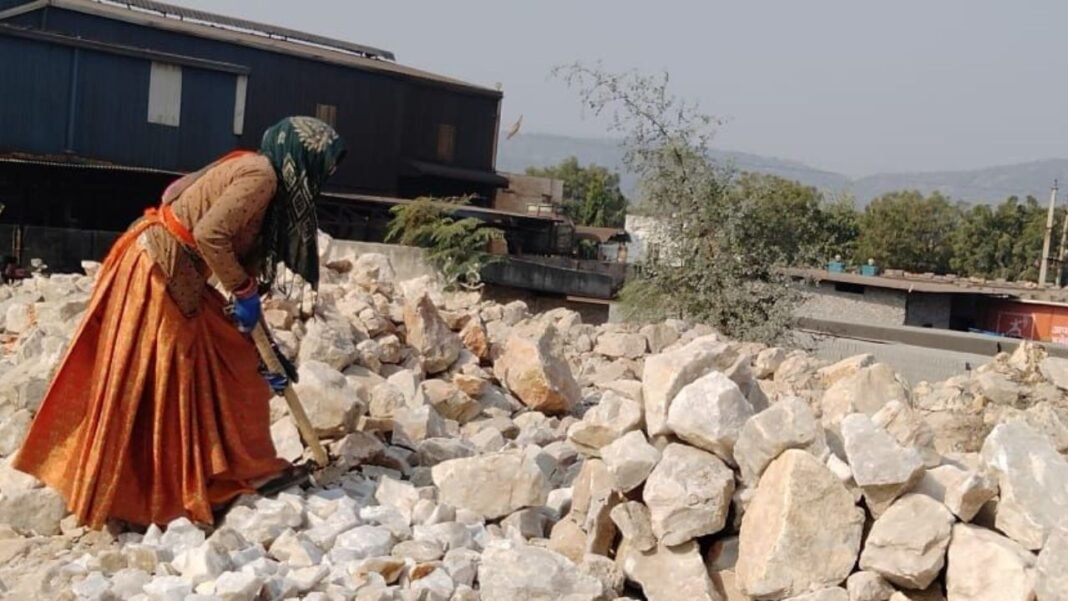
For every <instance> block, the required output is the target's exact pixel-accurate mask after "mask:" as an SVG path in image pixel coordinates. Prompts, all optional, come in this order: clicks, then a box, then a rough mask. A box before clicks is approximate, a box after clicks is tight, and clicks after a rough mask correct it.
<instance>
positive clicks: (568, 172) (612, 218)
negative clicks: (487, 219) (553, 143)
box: [527, 157, 627, 227]
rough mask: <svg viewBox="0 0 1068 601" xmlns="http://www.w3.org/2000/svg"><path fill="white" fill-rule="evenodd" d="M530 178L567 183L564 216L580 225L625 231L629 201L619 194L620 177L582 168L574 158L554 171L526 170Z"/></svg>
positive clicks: (603, 171)
mask: <svg viewBox="0 0 1068 601" xmlns="http://www.w3.org/2000/svg"><path fill="white" fill-rule="evenodd" d="M527 175H534V176H537V177H549V178H553V179H559V180H563V182H564V206H563V209H564V214H565V215H567V216H568V217H570V218H571V220H572V221H574V222H575V223H576V224H577V225H588V226H592V227H623V224H624V221H625V220H626V216H627V199H626V197H624V196H623V193H622V192H620V190H619V174H618V173H613V172H611V171H609V170H608V169H605V168H604V167H600V166H598V165H587V166H585V167H583V166H582V165H580V164H579V161H578V159H577V158H575V157H571V158H567V159H564V160H563V161H561V162H560V164H559V165H555V166H553V167H544V168H540V169H539V168H535V167H531V168H529V169H527Z"/></svg>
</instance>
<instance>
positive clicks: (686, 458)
mask: <svg viewBox="0 0 1068 601" xmlns="http://www.w3.org/2000/svg"><path fill="white" fill-rule="evenodd" d="M732 494H734V473H733V472H732V471H731V470H730V468H728V467H727V466H726V465H724V464H723V462H722V461H720V459H719V458H718V457H716V456H715V455H712V454H711V453H707V452H705V451H702V450H700V449H695V448H692V447H688V446H685V445H681V444H669V445H668V446H667V448H665V449H664V451H663V453H662V455H661V458H660V462H659V463H658V464H657V466H656V468H655V469H653V472H652V474H650V475H649V479H648V481H647V482H646V484H645V492H644V498H645V503H646V505H648V507H649V512H650V515H651V517H652V525H653V532H654V533H656V536H657V538H658V539H659V540H660V542H661V543H663V544H665V545H668V546H674V545H679V544H682V543H685V542H687V541H689V540H692V539H694V538H697V537H699V536H704V535H706V534H714V533H716V532H719V531H720V530H722V529H723V527H724V526H725V525H726V523H727V511H728V509H729V508H730V500H731V495H732Z"/></svg>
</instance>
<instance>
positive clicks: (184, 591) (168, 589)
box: [144, 576, 193, 601]
mask: <svg viewBox="0 0 1068 601" xmlns="http://www.w3.org/2000/svg"><path fill="white" fill-rule="evenodd" d="M144 592H145V595H147V596H148V598H149V599H150V600H151V601H185V599H186V597H188V596H191V595H192V594H193V586H192V585H191V584H189V582H187V581H186V580H185V579H184V578H182V577H180V576H157V577H156V578H154V579H152V582H149V583H148V584H146V585H145V588H144Z"/></svg>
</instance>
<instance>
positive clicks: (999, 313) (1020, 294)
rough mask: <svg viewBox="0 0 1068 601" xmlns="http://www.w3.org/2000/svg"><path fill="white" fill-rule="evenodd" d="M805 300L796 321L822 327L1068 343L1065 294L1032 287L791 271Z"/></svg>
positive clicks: (950, 278)
mask: <svg viewBox="0 0 1068 601" xmlns="http://www.w3.org/2000/svg"><path fill="white" fill-rule="evenodd" d="M787 273H788V274H789V275H790V276H791V277H792V278H793V279H794V281H795V282H796V283H797V285H798V286H799V287H800V289H801V291H802V292H803V293H804V295H805V297H806V299H805V302H804V304H803V305H802V307H801V308H800V310H799V316H800V317H802V318H807V319H810V320H817V321H827V322H852V323H862V324H866V325H882V326H913V327H920V328H937V329H948V330H958V331H965V332H976V333H987V334H992V335H998V336H1005V337H1010V338H1019V339H1025V340H1036V341H1042V342H1054V343H1061V344H1065V343H1068V290H1063V289H1056V288H1053V289H1049V288H1038V287H1037V286H1036V285H1035V284H1019V283H1012V282H1003V281H989V280H979V279H969V278H960V277H956V276H923V275H915V274H905V273H901V272H887V273H884V274H883V275H877V276H867V275H860V274H853V273H845V272H834V271H827V270H822V269H790V270H787Z"/></svg>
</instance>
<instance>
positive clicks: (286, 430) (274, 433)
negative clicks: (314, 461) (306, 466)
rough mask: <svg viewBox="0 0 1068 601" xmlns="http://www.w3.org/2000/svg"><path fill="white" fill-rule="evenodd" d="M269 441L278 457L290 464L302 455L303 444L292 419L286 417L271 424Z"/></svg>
mask: <svg viewBox="0 0 1068 601" xmlns="http://www.w3.org/2000/svg"><path fill="white" fill-rule="evenodd" d="M271 440H273V441H274V448H275V451H277V453H278V456H279V457H281V458H282V459H285V460H286V461H289V462H290V463H293V462H296V461H297V460H298V459H300V458H301V456H303V455H304V443H303V442H301V438H300V431H299V430H298V429H297V424H296V423H295V422H294V421H293V418H292V417H289V416H288V415H287V416H285V417H283V418H282V419H280V420H278V421H276V422H275V423H273V424H271Z"/></svg>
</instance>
